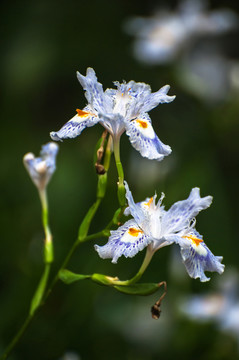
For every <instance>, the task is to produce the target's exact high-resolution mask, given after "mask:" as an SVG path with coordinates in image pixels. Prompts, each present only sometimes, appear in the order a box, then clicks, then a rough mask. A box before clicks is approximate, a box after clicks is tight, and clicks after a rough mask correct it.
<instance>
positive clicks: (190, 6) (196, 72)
mask: <svg viewBox="0 0 239 360" xmlns="http://www.w3.org/2000/svg"><path fill="white" fill-rule="evenodd" d="M238 25H239V19H238V16H237V15H236V14H235V13H234V12H233V11H232V10H229V9H221V10H209V9H208V4H207V2H206V1H204V0H186V1H182V2H181V4H180V5H179V6H178V8H177V9H176V10H175V11H169V10H165V9H158V10H157V12H156V13H155V14H154V15H153V16H151V17H148V18H142V17H134V18H131V19H129V20H128V21H126V22H125V25H124V28H125V31H126V32H127V33H129V34H130V35H133V36H135V37H136V39H135V41H134V44H133V53H134V56H135V57H136V59H137V60H139V61H140V62H142V63H145V64H148V65H172V66H174V67H175V70H176V77H177V80H178V81H179V83H180V85H181V86H182V87H184V88H185V89H186V90H188V91H190V92H192V93H193V94H194V95H196V96H199V97H200V98H202V99H203V100H206V101H209V102H210V101H220V100H223V99H224V98H227V96H228V95H229V92H230V91H234V90H237V91H239V84H238V82H239V80H238V75H237V80H236V81H234V76H235V73H236V74H238V72H236V71H235V70H234V69H235V68H238V66H239V65H238V64H239V63H237V62H236V61H233V60H231V59H228V58H227V57H226V56H225V55H224V53H223V51H222V49H221V44H220V41H219V40H221V38H222V35H223V34H226V33H228V32H229V31H232V30H235V29H237V28H238ZM215 40H216V41H215ZM235 45H236V44H235ZM232 73H233V76H232Z"/></svg>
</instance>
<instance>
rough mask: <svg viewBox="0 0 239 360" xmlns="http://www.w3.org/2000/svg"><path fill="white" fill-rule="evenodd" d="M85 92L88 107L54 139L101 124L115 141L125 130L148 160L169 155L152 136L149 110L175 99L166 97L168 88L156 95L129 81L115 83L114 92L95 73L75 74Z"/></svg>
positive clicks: (163, 145)
mask: <svg viewBox="0 0 239 360" xmlns="http://www.w3.org/2000/svg"><path fill="white" fill-rule="evenodd" d="M77 77H78V80H79V82H80V83H81V85H82V87H83V89H84V90H85V96H86V99H87V101H88V105H87V106H86V107H85V108H84V109H83V110H79V109H77V114H76V115H75V116H74V117H73V118H72V119H71V120H69V121H68V122H67V123H66V124H65V125H64V126H63V127H62V128H61V129H60V130H59V131H57V132H51V134H50V135H51V138H52V139H53V140H56V141H58V140H62V139H67V138H75V137H76V136H78V135H80V134H81V132H82V131H83V130H84V129H85V128H86V127H91V126H94V125H95V124H97V123H100V124H101V125H102V126H104V127H105V128H106V129H107V131H108V132H109V133H110V134H111V135H112V137H113V141H118V140H119V138H120V136H121V135H122V133H123V132H124V131H126V134H127V135H128V136H129V140H130V142H131V144H132V146H133V147H134V148H135V149H136V150H138V151H139V152H140V154H141V155H142V156H144V157H147V158H148V159H156V160H162V159H163V158H164V156H166V155H169V154H170V153H171V148H170V146H168V145H165V144H163V143H162V142H161V141H160V140H159V138H158V136H157V135H156V134H155V132H154V130H153V127H152V124H151V119H150V117H149V115H148V111H150V110H152V109H153V108H155V107H156V106H157V105H158V104H162V103H169V102H171V101H173V100H174V98H175V96H168V95H167V93H168V90H169V88H170V87H169V85H166V86H164V87H162V88H161V89H160V90H158V91H157V92H155V93H152V92H151V88H150V86H149V85H147V84H145V83H137V82H134V81H130V82H128V83H126V82H123V83H122V84H120V83H119V82H115V83H114V84H115V85H116V87H117V89H106V90H105V91H103V86H102V84H101V83H99V82H98V81H97V77H96V75H95V71H94V70H93V69H92V68H88V69H87V73H86V76H83V75H81V74H80V73H79V72H78V73H77Z"/></svg>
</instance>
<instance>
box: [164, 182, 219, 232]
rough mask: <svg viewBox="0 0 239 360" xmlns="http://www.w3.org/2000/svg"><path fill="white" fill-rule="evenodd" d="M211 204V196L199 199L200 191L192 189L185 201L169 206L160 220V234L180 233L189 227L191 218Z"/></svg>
mask: <svg viewBox="0 0 239 360" xmlns="http://www.w3.org/2000/svg"><path fill="white" fill-rule="evenodd" d="M211 203H212V196H205V197H203V198H201V197H200V189H199V188H194V189H192V191H191V193H190V195H189V197H188V198H187V199H186V200H182V201H178V202H176V203H175V204H173V205H172V206H171V208H170V209H169V210H168V211H167V212H166V213H165V215H164V217H163V218H162V232H163V233H174V232H180V231H182V230H184V229H185V228H188V227H189V224H190V222H191V221H192V220H193V218H194V217H195V216H196V215H197V214H198V213H199V212H200V211H201V210H204V209H206V208H208V207H209V206H210V205H211Z"/></svg>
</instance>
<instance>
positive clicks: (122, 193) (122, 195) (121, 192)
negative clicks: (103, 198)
mask: <svg viewBox="0 0 239 360" xmlns="http://www.w3.org/2000/svg"><path fill="white" fill-rule="evenodd" d="M114 156H115V164H116V168H117V171H118V178H119V181H118V199H119V204H120V206H121V207H123V206H125V187H124V170H123V166H122V164H121V161H120V138H114Z"/></svg>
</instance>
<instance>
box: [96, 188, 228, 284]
mask: <svg viewBox="0 0 239 360" xmlns="http://www.w3.org/2000/svg"><path fill="white" fill-rule="evenodd" d="M125 189H126V197H127V200H128V205H129V206H128V208H127V209H126V210H125V215H130V214H131V215H132V216H133V219H131V220H129V221H127V222H126V223H125V224H124V225H122V226H120V227H119V228H118V229H117V230H114V231H111V236H110V237H109V240H108V243H107V244H106V245H104V246H98V245H95V249H96V250H97V252H98V254H99V255H100V257H102V258H103V259H107V258H112V262H113V263H116V262H117V260H118V258H119V257H120V256H122V255H124V256H125V257H133V256H135V255H136V254H137V253H138V252H139V251H141V250H143V249H144V248H145V247H146V246H148V249H150V251H151V252H152V253H154V252H155V251H157V250H158V249H160V248H162V247H164V246H167V245H171V244H173V243H176V244H178V245H179V246H180V249H181V256H182V261H183V263H184V265H185V267H186V270H187V272H188V274H189V276H190V277H192V278H199V279H200V280H201V281H208V280H210V278H208V277H206V275H205V273H204V272H205V271H216V272H218V273H219V274H222V273H223V271H224V265H223V264H221V261H222V257H221V256H214V255H213V254H212V252H211V251H210V250H209V249H208V247H207V246H206V244H205V243H204V241H203V239H202V236H201V235H200V234H199V233H198V232H197V231H196V230H195V222H196V221H195V216H196V215H197V214H198V213H199V212H200V211H201V210H204V209H206V208H208V207H209V206H210V205H211V202H212V197H211V196H206V197H203V198H201V197H200V193H199V189H198V188H194V189H192V191H191V193H190V195H189V197H188V199H186V200H182V201H178V202H176V203H175V204H174V205H172V206H171V208H170V209H169V210H167V211H166V210H165V209H164V206H163V205H162V200H163V198H164V195H163V194H162V196H161V198H160V199H159V201H158V203H157V204H156V201H155V200H156V195H154V196H153V197H151V198H147V199H146V200H145V201H143V202H140V203H135V202H134V200H133V197H132V194H131V192H130V190H129V187H128V185H127V183H126V182H125Z"/></svg>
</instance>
